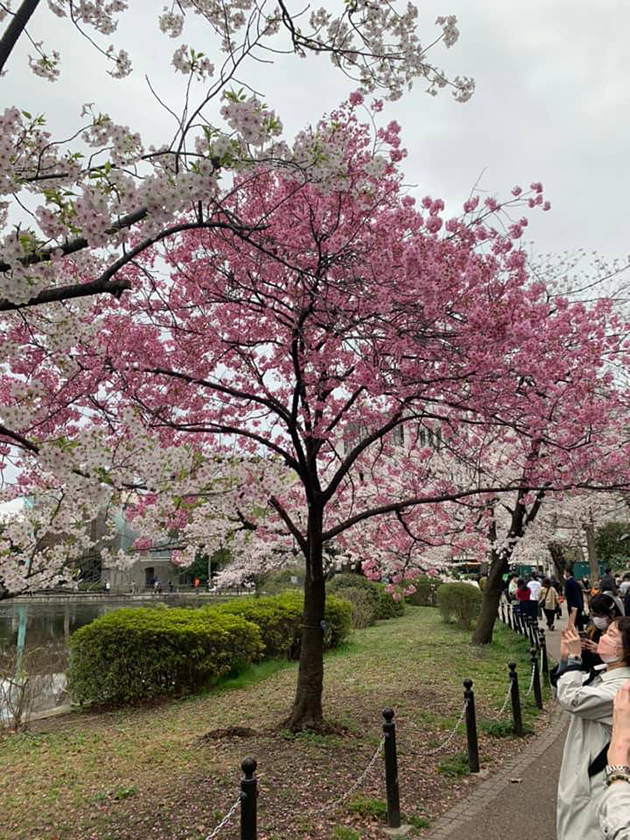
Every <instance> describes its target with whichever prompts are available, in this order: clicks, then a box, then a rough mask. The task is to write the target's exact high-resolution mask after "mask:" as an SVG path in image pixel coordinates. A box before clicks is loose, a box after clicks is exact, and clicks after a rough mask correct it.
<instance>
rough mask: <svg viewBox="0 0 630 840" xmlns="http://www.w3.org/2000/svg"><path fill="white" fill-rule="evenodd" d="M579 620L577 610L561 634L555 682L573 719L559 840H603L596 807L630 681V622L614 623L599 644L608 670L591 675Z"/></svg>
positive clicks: (564, 770) (561, 793) (561, 787)
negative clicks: (621, 693) (616, 706)
mask: <svg viewBox="0 0 630 840" xmlns="http://www.w3.org/2000/svg"><path fill="white" fill-rule="evenodd" d="M577 617H578V611H577V608H575V607H574V608H573V609H572V610H571V614H570V617H569V623H568V625H567V628H566V630H564V631H563V632H562V641H561V645H560V659H561V663H560V668H559V669H558V672H557V674H556V679H555V681H556V687H557V697H558V702H559V704H560V705H561V706H562V707H563V708H564V709H565V710H566V711H567V712H569V714H570V715H571V721H570V724H569V730H568V732H567V738H566V741H565V745H564V752H563V756H562V767H561V769H560V778H559V780H558V809H557V817H556V827H557V838H558V840H578V838H579V840H601V835H600V830H599V817H598V808H599V805H600V802H601V800H602V797H603V795H604V792H605V790H606V776H605V768H606V754H607V750H608V745H609V741H610V729H611V725H612V715H613V698H614V696H615V694H616V692H617V691H618V689H619V688H621V687H622V686H623V685H624V684H625V683H626V681H627V680H628V679H630V619H629V618H616V619H614V620H613V621H612V622H611V623H610V625H609V626H608V628H607V630H606V632H605V633H604V634H603V635H602V637H601V638H600V640H599V643H598V645H597V653H598V655H599V656H600V658H601V659H602V662H604V663H605V666H606V667H605V670H603V671H602V672H601V673H599V674H597V675H590V676H588V677H587V676H586V674H585V673H584V665H583V661H582V640H581V639H580V635H579V633H578V631H577V630H576V627H575V622H576V619H577ZM585 677H586V679H585Z"/></svg>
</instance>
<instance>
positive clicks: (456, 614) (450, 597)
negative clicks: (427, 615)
mask: <svg viewBox="0 0 630 840" xmlns="http://www.w3.org/2000/svg"><path fill="white" fill-rule="evenodd" d="M481 599H482V595H481V590H479V589H477V587H476V586H471V585H470V584H468V583H444V584H443V585H442V586H440V588H439V589H438V591H437V604H438V609H439V611H440V614H441V615H442V618H443V619H444V621H446V622H449V621H452V620H453V619H455V620H456V621H457V623H458V624H459V625H460V627H462V628H463V629H464V630H468V629H470V627H471V625H472V623H473V621H474V620H475V619H476V618H477V617H478V615H479V613H480V611H481Z"/></svg>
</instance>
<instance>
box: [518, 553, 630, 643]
mask: <svg viewBox="0 0 630 840" xmlns="http://www.w3.org/2000/svg"><path fill="white" fill-rule="evenodd" d="M601 595H607V596H608V600H604V601H602V600H601V599H600V596H601ZM505 596H506V598H507V600H508V601H509V602H511V603H513V604H514V606H515V608H516V609H517V610H518V611H519V612H520V613H521V614H522V615H525V616H529V617H531V618H542V617H543V616H544V618H545V621H546V624H547V629H548V630H555V622H556V618H560V617H561V615H562V604H563V603H565V604H566V607H567V610H568V611H569V613H570V611H571V610H572V609H575V610H577V613H576V619H575V626H576V627H577V629H578V631H582V630H583V629H584V627H585V626H586V624H587V623H588V619H589V617H592V616H593V614H594V615H595V616H598V612H597V611H598V608H600V607H601V606H602V604H606V603H610V600H609V599H612V601H613V602H614V604H615V606H616V609H617V611H618V615H628V616H630V573H626V574H625V575H624V576H623V577H621V576H620V575H618V576H616V577H615V576H613V574H612V571H611V569H608V568H607V569H606V570H605V572H604V574H603V575H602V576H601V578H600V579H599V580H597V582H596V583H594V584H591V583H590V581H589V579H588V578H587V577H583V578H581V579H580V580H576V579H575V578H574V577H573V572H572V571H571V570H570V569H567V570H565V572H564V582H563V583H562V584H561V583H560V581H559V580H558V579H557V578H556V577H555V576H552V577H543V578H542V580H541V579H540V578H539V575H538V574H537V572H532V574H531V575H530V576H529V577H528V578H527V579H525V578H524V577H519V576H518V575H516V574H511V575H508V576H507V578H506V580H505ZM593 602H594V603H595V606H594V607H593ZM598 620H599V621H600V624H601V621H603V618H602V616H599V618H598ZM595 624H596V625H597V622H595Z"/></svg>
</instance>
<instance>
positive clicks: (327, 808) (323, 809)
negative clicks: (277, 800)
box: [206, 734, 389, 840]
mask: <svg viewBox="0 0 630 840" xmlns="http://www.w3.org/2000/svg"><path fill="white" fill-rule="evenodd" d="M388 737H389V736H388V735H387V734H383V737H382V738H381V740H380V741H379V744H378V746H377V748H376V749H375V750H374V755H373V756H372V758H371V759H370V760H369V761H368V763H367V765H366V767H365V769H364V770H363V772H362V773H361V775H360V776H358V777H357V778H356V779H355V780H354V782H353V783H352V784H351V785H350V787H349V788H348V790H347V791H346V792H345V793H343V794H342V795H341V796H338V797H337V799H333V801H332V802H328V803H323V804H320V805H316V806H314V807H313V808H308V809H307V810H306V811H298V812H297V813H296V812H292V813H291V814H287V816H286V817H285V819H284V820H282V821H281V823H285V822H287V821H288V820H289V819H291V820H295V819H297V818H298V817H308V816H311V815H312V814H315V813H317V814H322V813H324V814H325V813H328V812H331V811H336V810H337V808H338V807H339V806H340V805H341V804H342V803H343V802H345V801H346V799H347V798H348V797H349V796H350V795H351V794H352V793H354V792H355V790H357V788H359V787H360V786H361V785H362V784H363V782H364V781H365V779H366V777H367V775H368V773H369V772H370V770H371V769H372V767H374V765H375V763H376V761H377V759H378V757H379V755H380V754H381V751H382V749H383V747H384V746H385V741H386V740H387V738H388ZM206 840H208V838H206Z"/></svg>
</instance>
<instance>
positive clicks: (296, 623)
mask: <svg viewBox="0 0 630 840" xmlns="http://www.w3.org/2000/svg"><path fill="white" fill-rule="evenodd" d="M303 609H304V595H303V593H301V592H297V591H287V592H283V593H281V594H280V595H272V596H270V597H267V598H265V597H263V598H253V597H252V598H238V599H234V600H233V601H230V602H229V603H227V604H222V605H221V606H220V607H209V608H208V612H215V611H216V612H223V613H231V614H233V615H239V616H241V617H243V618H245V619H247V620H248V621H252V622H253V623H254V624H256V625H258V627H259V628H260V633H261V637H262V640H263V643H264V645H265V656H269V657H273V656H289V657H290V658H292V659H297V658H298V657H299V655H300V645H301V642H302V612H303ZM324 619H325V621H326V624H327V628H326V632H325V634H324V648H325V649H326V650H328V649H329V648H334V647H337V646H338V645H339V644H341V642H343V641H344V639H346V638H347V636H348V635H349V634H350V631H351V629H352V607H351V605H350V604H349V603H347V602H346V601H342V600H341V599H340V598H335V597H328V598H327V599H326V610H325V613H324Z"/></svg>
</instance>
